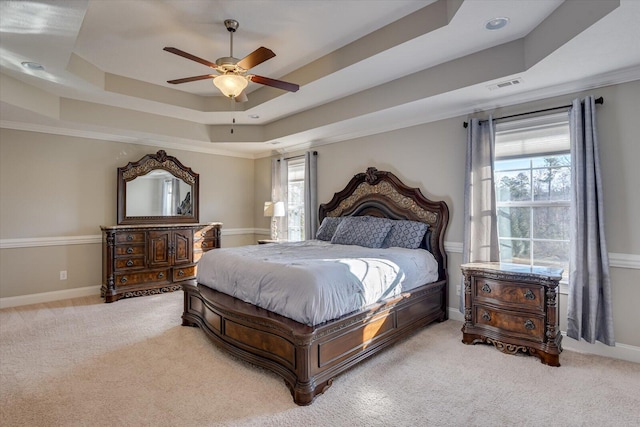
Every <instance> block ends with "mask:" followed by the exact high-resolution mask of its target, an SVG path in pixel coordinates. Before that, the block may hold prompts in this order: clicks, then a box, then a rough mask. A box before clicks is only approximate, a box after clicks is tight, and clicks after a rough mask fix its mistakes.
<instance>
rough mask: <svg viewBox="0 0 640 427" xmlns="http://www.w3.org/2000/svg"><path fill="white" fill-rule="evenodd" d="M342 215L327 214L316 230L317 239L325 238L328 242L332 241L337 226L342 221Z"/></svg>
mask: <svg viewBox="0 0 640 427" xmlns="http://www.w3.org/2000/svg"><path fill="white" fill-rule="evenodd" d="M343 218H344V217H342V216H336V217H331V216H327V217H325V218H324V219H323V220H322V224H320V227H318V231H317V232H316V239H318V240H325V241H327V242H330V241H331V238H332V237H333V235H334V234H335V232H336V228H338V225H340V222H342V219H343Z"/></svg>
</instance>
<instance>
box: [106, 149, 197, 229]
mask: <svg viewBox="0 0 640 427" xmlns="http://www.w3.org/2000/svg"><path fill="white" fill-rule="evenodd" d="M198 181H199V176H198V174H197V173H195V172H194V171H192V170H191V168H189V167H187V166H184V165H183V164H182V163H180V161H178V159H176V158H175V157H172V156H168V155H167V153H165V152H164V150H160V151H158V152H157V153H156V154H147V155H146V156H144V157H143V158H142V159H140V160H138V161H137V162H130V163H129V164H128V165H127V166H124V167H121V168H118V225H127V224H173V223H197V222H198V217H199V213H198V189H199V182H198Z"/></svg>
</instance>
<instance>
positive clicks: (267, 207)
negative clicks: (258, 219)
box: [264, 202, 273, 216]
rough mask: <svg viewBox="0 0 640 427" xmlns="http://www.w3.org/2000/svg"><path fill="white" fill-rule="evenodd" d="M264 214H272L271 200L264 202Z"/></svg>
mask: <svg viewBox="0 0 640 427" xmlns="http://www.w3.org/2000/svg"><path fill="white" fill-rule="evenodd" d="M264 216H273V202H264Z"/></svg>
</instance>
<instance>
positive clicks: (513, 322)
mask: <svg viewBox="0 0 640 427" xmlns="http://www.w3.org/2000/svg"><path fill="white" fill-rule="evenodd" d="M472 315H473V322H474V323H475V324H477V325H486V326H492V327H494V328H496V329H499V330H501V331H506V332H510V333H511V335H513V336H520V337H523V338H527V339H532V340H535V341H538V342H543V340H544V327H545V322H544V316H543V315H539V316H537V315H533V314H531V315H530V314H526V313H515V312H507V311H502V310H497V309H494V308H491V307H487V306H483V305H476V306H475V307H474V310H473V313H472Z"/></svg>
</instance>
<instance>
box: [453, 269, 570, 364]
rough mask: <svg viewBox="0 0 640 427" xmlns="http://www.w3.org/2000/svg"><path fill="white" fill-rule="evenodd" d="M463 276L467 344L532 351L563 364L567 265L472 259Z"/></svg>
mask: <svg viewBox="0 0 640 427" xmlns="http://www.w3.org/2000/svg"><path fill="white" fill-rule="evenodd" d="M461 268H462V274H463V276H464V285H465V286H464V289H465V291H464V292H465V294H464V300H465V307H464V318H465V323H464V326H463V327H462V342H463V343H465V344H476V343H488V344H493V345H494V346H495V347H496V348H497V349H498V350H500V351H502V352H504V353H509V354H515V353H518V352H523V353H528V354H531V355H533V356H537V357H539V358H540V360H541V361H542V363H545V364H547V365H551V366H560V360H559V359H560V352H562V346H561V341H562V335H561V334H560V330H559V324H558V321H559V320H558V304H557V292H558V283H559V281H560V279H561V277H562V269H559V268H544V267H528V266H524V265H522V266H519V265H506V264H500V263H469V264H463V265H462V266H461Z"/></svg>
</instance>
